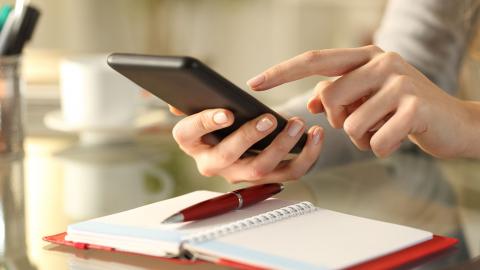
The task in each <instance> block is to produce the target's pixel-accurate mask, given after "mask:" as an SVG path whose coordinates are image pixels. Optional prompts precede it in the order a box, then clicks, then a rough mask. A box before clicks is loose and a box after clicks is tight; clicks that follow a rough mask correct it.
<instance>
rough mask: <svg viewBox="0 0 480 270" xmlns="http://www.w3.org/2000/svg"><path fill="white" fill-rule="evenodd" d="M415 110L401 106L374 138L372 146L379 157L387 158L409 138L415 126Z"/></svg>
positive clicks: (371, 141)
mask: <svg viewBox="0 0 480 270" xmlns="http://www.w3.org/2000/svg"><path fill="white" fill-rule="evenodd" d="M414 117H415V113H414V110H411V109H409V106H400V107H399V109H398V110H397V111H396V113H395V114H394V115H393V116H392V117H391V118H390V119H389V120H388V121H387V122H386V123H385V124H384V125H383V126H382V127H381V128H380V129H379V130H378V131H377V132H375V134H374V135H373V136H372V139H371V140H370V145H371V147H372V151H373V152H374V153H375V155H377V156H378V157H387V156H389V155H390V154H391V153H393V152H394V151H395V150H396V149H397V148H398V147H399V145H400V144H401V142H402V141H403V140H404V139H405V138H407V136H408V134H409V133H410V131H411V130H412V127H413V126H414Z"/></svg>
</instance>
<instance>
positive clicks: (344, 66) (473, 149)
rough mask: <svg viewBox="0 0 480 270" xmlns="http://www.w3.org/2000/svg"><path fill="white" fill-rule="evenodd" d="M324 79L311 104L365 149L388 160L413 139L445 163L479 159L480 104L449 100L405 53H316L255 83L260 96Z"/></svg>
mask: <svg viewBox="0 0 480 270" xmlns="http://www.w3.org/2000/svg"><path fill="white" fill-rule="evenodd" d="M313 75H323V76H329V77H334V76H335V77H336V76H339V77H338V78H337V79H335V80H332V81H323V82H320V83H319V84H318V85H317V86H316V88H315V92H314V95H313V97H312V98H311V99H310V101H309V102H308V104H307V108H308V109H309V110H310V112H312V113H325V114H326V116H327V119H328V121H329V123H330V124H331V125H332V126H333V127H334V128H343V129H344V130H345V132H346V133H347V134H348V136H349V137H350V139H351V140H352V142H353V143H354V144H355V145H356V146H357V147H358V148H359V149H361V150H369V149H371V150H372V151H373V152H374V153H375V154H376V155H377V156H378V157H386V156H388V155H390V154H392V153H393V152H394V151H395V150H397V149H398V148H399V147H400V144H401V143H402V141H404V140H406V139H408V140H410V141H411V142H413V143H415V144H417V145H418V146H419V147H420V148H421V149H422V150H423V151H425V152H427V153H429V154H431V155H433V156H435V157H440V158H453V157H473V158H480V149H479V147H480V143H479V140H478V138H479V130H480V123H479V122H480V103H478V102H468V101H462V100H459V99H457V98H455V97H452V96H449V95H448V94H446V93H445V92H444V91H443V90H441V89H440V88H439V87H438V86H436V85H435V84H434V83H432V82H431V81H430V80H429V79H428V78H426V77H425V76H424V75H423V74H422V73H421V72H419V71H418V70H417V69H415V68H414V67H413V66H411V65H410V64H408V63H407V62H406V61H404V60H403V59H402V58H401V57H400V56H399V55H398V54H396V53H393V52H384V51H382V50H381V49H380V48H378V47H376V46H366V47H360V48H351V49H329V50H318V51H309V52H306V53H303V54H301V55H299V56H296V57H294V58H292V59H289V60H287V61H285V62H283V63H280V64H278V65H276V66H273V67H271V68H269V69H267V70H266V71H264V72H263V73H262V74H260V75H258V76H256V77H255V78H253V79H251V80H250V81H249V82H248V84H249V86H250V87H251V88H252V89H254V90H257V91H260V90H266V89H270V88H272V87H275V86H278V85H281V84H283V83H287V82H290V81H295V80H298V79H301V78H305V77H309V76H313Z"/></svg>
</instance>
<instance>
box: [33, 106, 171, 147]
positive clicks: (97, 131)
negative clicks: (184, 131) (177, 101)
mask: <svg viewBox="0 0 480 270" xmlns="http://www.w3.org/2000/svg"><path fill="white" fill-rule="evenodd" d="M43 122H44V123H45V125H46V126H47V127H48V128H51V129H53V130H57V131H61V132H67V133H78V134H79V135H80V141H81V142H82V143H83V144H105V143H113V142H122V141H128V140H130V139H131V138H132V137H133V135H134V134H135V132H136V131H138V130H142V129H147V128H152V127H158V126H165V125H168V126H170V125H173V121H172V118H171V117H169V113H168V112H167V111H165V110H151V111H147V112H144V113H141V114H139V115H138V116H137V118H136V119H135V121H134V124H133V125H131V126H124V127H119V126H116V127H111V126H110V127H109V126H78V125H72V124H70V123H67V122H66V121H65V119H64V118H63V114H62V112H61V111H59V110H58V111H52V112H49V113H47V114H46V115H45V117H44V118H43Z"/></svg>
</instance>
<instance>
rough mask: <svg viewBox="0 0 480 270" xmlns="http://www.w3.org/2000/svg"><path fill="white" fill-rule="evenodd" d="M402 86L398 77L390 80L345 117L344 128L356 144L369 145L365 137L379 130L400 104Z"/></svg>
mask: <svg viewBox="0 0 480 270" xmlns="http://www.w3.org/2000/svg"><path fill="white" fill-rule="evenodd" d="M399 78H400V77H399ZM402 87H403V86H402V83H399V82H398V80H397V79H395V80H392V81H390V82H389V83H387V85H385V86H384V87H383V88H382V89H381V90H380V91H378V92H377V93H376V94H375V95H373V96H371V97H370V98H369V99H367V100H366V101H365V102H364V103H363V104H361V105H360V106H359V107H358V108H356V109H355V111H353V112H352V113H351V114H350V115H349V116H348V117H347V118H346V119H345V121H344V123H343V129H344V130H345V132H346V133H347V134H348V136H349V137H350V138H351V139H352V141H354V142H355V144H356V145H362V146H366V147H368V146H367V145H368V144H369V142H368V141H367V143H366V144H365V142H366V141H365V139H364V137H368V138H370V134H367V133H368V132H369V131H376V130H379V129H380V127H381V126H382V125H383V124H384V123H385V121H387V120H388V119H389V118H390V116H391V113H392V112H393V111H394V110H395V109H396V108H397V106H398V102H399V101H398V100H399V96H400V94H401V93H402ZM357 141H358V142H357ZM366 147H365V149H366Z"/></svg>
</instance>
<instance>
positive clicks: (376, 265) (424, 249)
mask: <svg viewBox="0 0 480 270" xmlns="http://www.w3.org/2000/svg"><path fill="white" fill-rule="evenodd" d="M66 235H67V233H65V232H64V233H59V234H55V235H50V236H45V237H43V240H45V241H47V242H50V243H54V244H59V245H66V246H71V247H74V248H78V249H98V250H104V251H112V252H121V253H128V252H123V251H116V250H115V249H114V248H111V247H105V246H98V245H90V244H85V243H75V242H72V241H67V240H65V236H66ZM457 242H458V240H457V239H455V238H450V237H444V236H438V235H434V236H433V238H432V239H431V240H428V241H425V242H423V243H420V244H418V245H415V246H413V247H409V248H406V249H403V250H400V251H398V252H395V253H392V254H388V255H385V256H383V257H380V258H377V259H373V260H371V261H368V262H365V263H362V264H359V265H355V266H352V267H349V268H348V270H367V269H368V270H375V269H393V268H396V267H399V266H401V265H404V264H407V263H411V262H413V261H415V260H418V259H420V258H424V257H426V256H428V255H432V254H434V253H437V252H440V251H443V250H446V249H448V248H450V247H452V246H454V245H455V244H456V243H457ZM150 257H153V256H150ZM155 258H158V259H161V260H165V261H169V262H175V263H179V264H197V263H202V262H201V261H198V260H196V261H190V260H184V259H175V258H163V257H155ZM217 263H218V264H222V265H226V266H232V267H235V268H239V269H262V268H258V267H255V266H251V265H247V264H243V263H241V262H235V261H231V260H228V259H220V260H219V261H218V262H217Z"/></svg>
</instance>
